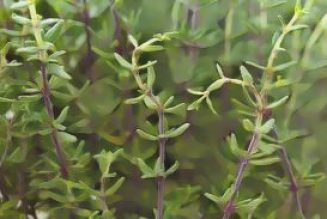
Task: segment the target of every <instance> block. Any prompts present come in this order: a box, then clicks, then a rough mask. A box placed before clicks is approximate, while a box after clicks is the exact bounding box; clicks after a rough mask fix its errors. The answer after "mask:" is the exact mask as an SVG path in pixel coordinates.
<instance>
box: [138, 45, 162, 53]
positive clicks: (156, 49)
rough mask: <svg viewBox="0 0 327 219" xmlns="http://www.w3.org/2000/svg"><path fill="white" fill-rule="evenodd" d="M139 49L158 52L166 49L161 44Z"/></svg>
mask: <svg viewBox="0 0 327 219" xmlns="http://www.w3.org/2000/svg"><path fill="white" fill-rule="evenodd" d="M139 49H140V50H141V51H143V52H156V51H161V50H163V49H164V47H163V46H159V45H148V46H145V47H141V46H140V47H139Z"/></svg>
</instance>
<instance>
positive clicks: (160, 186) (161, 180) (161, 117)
mask: <svg viewBox="0 0 327 219" xmlns="http://www.w3.org/2000/svg"><path fill="white" fill-rule="evenodd" d="M139 55H140V54H139V53H138V52H137V51H134V52H133V55H132V66H133V68H132V75H133V77H134V80H135V82H136V84H137V86H138V87H139V89H140V90H142V91H143V92H144V93H145V94H146V95H147V96H148V97H149V98H150V99H151V100H152V101H153V102H154V103H155V105H156V106H157V107H156V111H157V115H158V134H159V135H164V134H165V123H164V121H165V114H164V105H163V104H162V103H161V101H160V100H158V99H157V98H156V96H155V95H154V94H153V91H152V89H151V88H149V87H148V86H147V85H146V84H144V83H143V81H142V78H141V77H140V72H139V68H138V62H139ZM158 141H159V161H160V165H161V167H164V166H165V154H166V151H165V145H166V139H165V138H160V139H159V140H158ZM164 193H165V177H164V176H158V177H157V210H158V219H163V218H164V195H165V194H164Z"/></svg>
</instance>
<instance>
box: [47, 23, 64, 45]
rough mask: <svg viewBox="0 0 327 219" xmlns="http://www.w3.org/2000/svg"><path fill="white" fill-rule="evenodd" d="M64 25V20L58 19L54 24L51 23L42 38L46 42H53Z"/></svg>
mask: <svg viewBox="0 0 327 219" xmlns="http://www.w3.org/2000/svg"><path fill="white" fill-rule="evenodd" d="M63 26H64V21H63V20H59V21H58V22H57V23H56V24H55V25H53V26H52V27H51V28H50V29H49V30H48V31H47V32H46V34H45V35H44V38H45V40H46V41H48V42H52V43H53V42H55V41H56V40H57V39H58V38H59V37H60V34H61V32H62V29H63Z"/></svg>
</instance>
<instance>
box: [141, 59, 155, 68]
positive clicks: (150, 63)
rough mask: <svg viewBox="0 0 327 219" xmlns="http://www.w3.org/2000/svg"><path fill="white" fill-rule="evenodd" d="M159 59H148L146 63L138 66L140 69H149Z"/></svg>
mask: <svg viewBox="0 0 327 219" xmlns="http://www.w3.org/2000/svg"><path fill="white" fill-rule="evenodd" d="M157 62H158V61H157V60H155V61H148V62H147V63H146V64H145V65H141V66H139V67H138V69H139V70H142V69H147V68H149V67H151V66H153V65H155V64H156V63H157Z"/></svg>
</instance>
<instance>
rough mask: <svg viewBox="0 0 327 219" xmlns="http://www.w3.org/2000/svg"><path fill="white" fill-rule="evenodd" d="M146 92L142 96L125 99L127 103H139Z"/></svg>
mask: <svg viewBox="0 0 327 219" xmlns="http://www.w3.org/2000/svg"><path fill="white" fill-rule="evenodd" d="M144 97H145V94H142V95H141V96H138V97H134V98H129V99H127V100H125V102H124V103H125V104H137V103H140V102H141V101H143V100H144Z"/></svg>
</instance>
